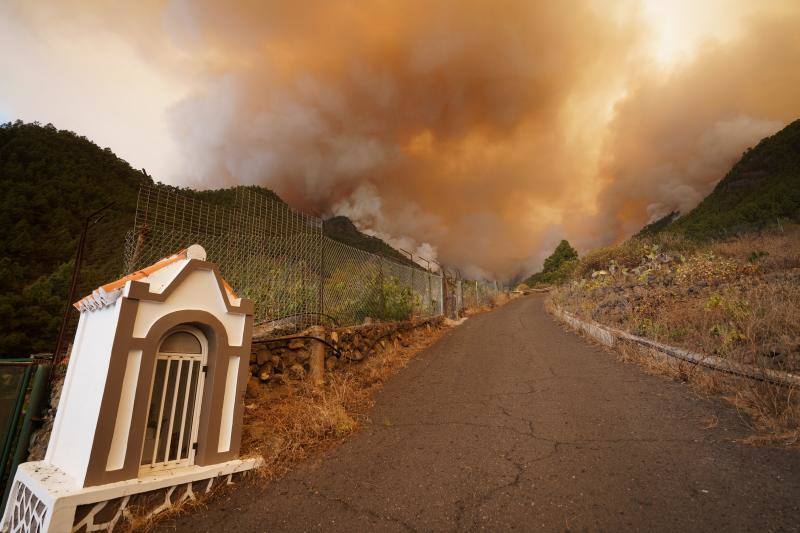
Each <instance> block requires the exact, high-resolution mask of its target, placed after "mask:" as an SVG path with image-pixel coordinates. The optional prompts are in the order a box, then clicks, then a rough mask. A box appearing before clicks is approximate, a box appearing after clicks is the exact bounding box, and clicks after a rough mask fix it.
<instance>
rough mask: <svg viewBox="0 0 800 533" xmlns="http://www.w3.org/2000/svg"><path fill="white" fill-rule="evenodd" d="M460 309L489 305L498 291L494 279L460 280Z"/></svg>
mask: <svg viewBox="0 0 800 533" xmlns="http://www.w3.org/2000/svg"><path fill="white" fill-rule="evenodd" d="M460 287H461V307H460V308H461V309H469V308H473V307H482V306H484V305H489V304H490V303H491V302H492V301H493V299H494V297H495V296H497V294H498V293H499V292H500V287H499V286H498V285H497V282H496V281H486V280H461V281H460Z"/></svg>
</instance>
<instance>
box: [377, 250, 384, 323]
mask: <svg viewBox="0 0 800 533" xmlns="http://www.w3.org/2000/svg"><path fill="white" fill-rule="evenodd" d="M378 283H379V284H380V291H381V292H380V294H379V298H380V306H381V320H386V293H385V291H384V288H383V257H381V256H378Z"/></svg>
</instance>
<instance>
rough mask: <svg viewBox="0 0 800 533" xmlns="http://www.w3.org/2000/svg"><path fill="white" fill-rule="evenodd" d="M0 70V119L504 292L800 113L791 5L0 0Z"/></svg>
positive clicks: (709, 178)
mask: <svg viewBox="0 0 800 533" xmlns="http://www.w3.org/2000/svg"><path fill="white" fill-rule="evenodd" d="M0 69H2V72H3V75H2V76H0V120H12V119H17V118H21V119H23V120H26V121H34V120H38V121H40V122H42V123H47V122H52V123H53V124H54V125H56V126H57V127H59V128H65V129H71V130H74V131H76V132H78V133H80V134H82V135H86V136H87V137H89V138H91V139H92V140H94V141H95V142H97V143H98V144H99V145H101V146H109V147H110V148H112V149H113V150H114V151H115V152H116V153H117V154H119V155H120V156H121V157H123V158H125V159H126V160H128V161H129V162H130V163H131V164H132V165H133V166H134V167H144V168H146V169H147V170H148V172H149V173H150V174H151V175H153V176H155V177H156V178H157V179H160V180H161V181H164V182H167V183H173V184H182V185H191V186H195V187H202V188H207V187H218V186H229V185H233V184H259V185H264V186H266V187H269V188H271V189H273V190H275V191H276V192H278V193H279V194H280V195H281V196H283V197H284V198H285V199H286V200H288V201H289V202H290V203H291V204H292V205H294V206H296V207H297V208H299V209H302V210H305V211H310V212H314V213H317V214H320V215H324V216H330V215H333V214H344V215H347V216H349V217H350V218H352V219H353V220H354V221H355V222H356V223H357V224H358V225H359V226H360V227H361V228H362V229H365V230H369V231H370V232H372V233H374V234H377V235H378V236H381V237H383V238H385V239H386V240H389V241H390V242H391V243H393V244H395V245H400V246H402V247H403V248H406V249H414V250H416V251H417V253H419V254H422V255H425V256H427V257H428V258H431V259H433V258H438V259H439V260H440V261H442V262H445V263H448V264H452V265H455V266H459V267H461V268H462V271H465V272H466V273H467V274H469V275H485V276H489V277H494V276H497V277H501V278H508V277H510V276H513V275H517V274H521V273H530V272H532V271H533V270H535V269H537V268H538V267H539V266H541V262H542V260H543V258H544V257H545V256H546V255H547V254H548V253H549V252H550V251H551V250H552V248H553V247H554V245H555V244H556V243H557V242H558V240H560V239H561V238H567V239H569V240H570V241H571V242H572V243H573V244H575V245H577V247H578V249H579V250H580V251H586V250H588V249H591V248H592V247H596V246H601V245H606V244H609V243H612V242H614V241H617V240H619V239H621V238H624V237H627V236H628V235H630V234H632V233H634V232H635V231H637V230H638V229H639V228H640V227H641V226H642V225H643V224H645V223H646V222H648V221H651V220H653V219H655V218H657V217H659V216H661V215H664V214H666V213H668V212H669V211H671V210H674V209H678V210H681V211H686V210H688V209H690V208H692V207H693V206H694V205H696V204H697V202H699V200H700V199H702V198H703V196H705V195H706V194H707V193H708V192H710V190H711V189H712V188H713V186H714V184H715V183H716V182H717V181H718V180H719V179H720V178H722V177H723V175H724V174H725V172H726V170H727V169H728V168H730V166H731V164H732V163H733V162H735V161H736V160H737V159H738V157H740V156H741V154H742V152H743V151H744V150H745V149H746V148H747V147H749V146H752V145H754V144H755V143H756V142H758V140H760V139H761V138H762V137H764V136H766V135H770V134H772V133H774V132H775V131H777V130H779V129H780V128H781V127H783V126H784V125H786V124H787V123H788V122H791V121H792V120H794V119H796V118H798V117H800V2H798V1H797V0H762V1H758V2H753V1H747V0H616V1H612V0H608V1H604V2H596V1H590V0H585V1H582V0H569V1H564V2H551V1H549V0H548V1H532V0H520V1H515V0H505V1H492V2H489V1H470V0H453V1H440V0H424V1H414V0H408V1H393V0H372V1H363V2H360V1H340V2H330V1H312V0H309V1H299V2H285V1H254V0H253V1H246V2H238V3H236V2H222V1H211V0H203V1H189V0H161V1H142V2H130V3H125V4H122V3H111V2H104V1H97V2H88V1H74V2H73V1H67V0H63V1H55V0H53V1H52V2H25V1H17V0H0Z"/></svg>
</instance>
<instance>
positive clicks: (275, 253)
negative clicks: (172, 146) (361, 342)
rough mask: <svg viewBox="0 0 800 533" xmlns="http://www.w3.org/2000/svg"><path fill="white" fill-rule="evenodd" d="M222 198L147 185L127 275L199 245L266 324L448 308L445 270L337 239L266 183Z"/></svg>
mask: <svg viewBox="0 0 800 533" xmlns="http://www.w3.org/2000/svg"><path fill="white" fill-rule="evenodd" d="M194 194H198V193H194ZM202 194H203V193H199V195H202ZM216 200H217V202H216V203H211V202H206V201H203V200H202V199H199V198H197V197H193V196H191V195H190V193H189V192H187V191H182V190H180V189H177V188H175V187H169V186H165V185H154V184H151V183H145V184H143V185H142V187H141V190H140V192H139V201H138V205H137V209H136V219H135V223H134V228H133V229H132V230H131V231H130V232H128V235H127V238H126V243H125V271H126V272H133V271H135V270H139V269H141V268H143V267H145V266H147V265H150V264H153V263H154V262H156V261H158V260H159V259H161V258H162V257H165V256H168V255H170V254H172V253H174V252H175V251H177V250H179V249H182V248H185V247H187V246H189V245H191V244H194V243H198V244H201V245H202V246H203V247H204V248H205V250H206V253H207V255H208V259H209V260H210V261H213V262H215V263H217V264H218V265H219V268H220V271H221V273H222V275H223V276H224V277H225V279H226V280H227V281H228V282H229V283H230V284H231V286H233V287H234V288H235V289H236V290H237V292H238V294H239V295H240V296H242V297H246V298H251V299H252V300H253V301H254V302H255V307H256V310H255V314H256V317H255V318H256V321H257V322H260V321H262V322H263V321H267V320H276V319H282V318H291V319H292V321H293V322H294V323H296V324H297V325H301V326H305V325H309V324H312V323H317V322H319V318H320V317H319V315H320V314H324V315H328V316H331V317H333V318H334V319H335V320H336V321H337V322H338V323H339V324H341V325H352V324H359V323H361V322H363V321H364V320H365V319H366V318H367V317H370V318H373V319H379V320H400V319H404V318H408V317H409V316H412V315H415V316H420V317H427V316H434V315H438V314H441V313H442V278H441V276H439V275H437V274H434V273H431V272H429V271H427V270H425V269H422V268H421V267H412V266H408V265H403V264H400V263H398V262H396V261H393V260H390V259H387V258H385V257H381V256H378V255H375V254H371V253H368V252H365V251H363V250H360V249H358V248H353V247H351V246H348V245H346V244H342V243H340V242H338V241H335V240H333V239H330V238H328V237H326V236H325V235H324V234H323V232H322V220H321V219H319V218H317V217H313V216H309V215H304V214H301V213H297V212H295V211H293V210H292V209H291V208H290V207H288V206H287V205H286V204H285V203H283V202H282V201H280V200H278V199H277V198H273V197H270V196H267V195H266V194H264V193H262V192H260V191H259V190H258V189H255V188H248V187H239V188H237V189H234V190H233V191H231V192H230V194H229V195H227V196H225V197H221V198H219V197H218V198H216Z"/></svg>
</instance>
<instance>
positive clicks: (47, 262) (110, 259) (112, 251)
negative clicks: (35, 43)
mask: <svg viewBox="0 0 800 533" xmlns="http://www.w3.org/2000/svg"><path fill="white" fill-rule="evenodd" d="M142 180H150V178H149V177H147V176H146V175H145V174H144V173H143V172H142V171H139V170H135V169H134V168H132V167H131V165H130V164H128V163H127V162H126V161H124V160H123V159H120V158H119V157H117V156H116V155H115V154H114V153H113V152H112V151H111V150H110V149H108V148H105V149H102V148H100V147H99V146H97V145H96V144H94V143H93V142H91V141H90V140H88V139H86V138H85V137H81V136H79V135H76V134H74V133H72V132H70V131H66V130H59V129H57V128H55V127H54V126H53V125H51V124H48V125H46V126H42V125H39V124H36V123H33V124H25V123H23V122H20V121H17V122H14V123H7V124H3V125H0V187H2V191H3V194H2V196H1V197H0V227H2V228H3V231H2V232H0V324H2V326H0V357H9V356H25V355H29V354H31V353H36V352H48V351H52V350H53V348H54V344H55V339H56V335H57V332H58V326H59V324H60V320H61V315H62V313H63V310H64V305H65V303H66V297H67V292H68V286H69V279H70V275H71V270H72V262H73V258H74V256H75V251H76V248H77V244H78V240H79V236H80V232H81V227H82V224H83V221H84V219H85V218H86V216H87V215H89V214H90V213H92V212H94V211H96V210H97V209H100V208H101V207H104V206H105V205H107V204H109V203H112V202H113V206H112V207H111V208H109V209H108V210H106V211H105V212H104V215H103V217H102V219H101V220H100V221H99V222H98V223H97V224H96V225H94V226H93V227H92V228H90V231H89V233H88V239H87V245H86V259H85V261H84V263H83V268H82V270H81V278H80V283H79V290H78V294H79V295H83V294H85V293H86V292H88V291H90V290H92V289H94V288H95V287H97V286H98V285H100V284H102V283H104V282H107V281H109V280H112V279H114V278H116V277H117V276H119V275H120V274H121V273H122V269H123V250H124V242H125V234H126V233H127V232H128V230H130V229H131V228H132V226H133V217H134V214H135V211H136V200H137V194H138V190H139V186H140V184H141V183H142ZM257 189H258V192H259V193H260V194H265V195H269V196H272V197H274V198H276V199H278V200H280V198H279V197H278V196H277V195H276V194H275V193H273V192H272V191H270V190H268V189H264V188H261V187H258V188H257ZM183 193H185V194H189V195H192V196H195V197H197V198H198V199H201V200H203V201H206V202H209V203H216V204H220V205H232V203H233V199H234V197H235V188H231V189H219V190H209V191H192V190H189V189H185V190H183ZM280 201H282V200H280ZM342 218H343V217H342ZM345 220H346V223H345ZM348 224H349V226H348ZM351 226H352V223H350V221H349V220H347V219H344V220H337V219H334V222H332V223H331V222H328V223H326V225H325V232H326V234H328V235H329V236H331V237H332V238H335V239H337V240H340V241H342V242H345V243H347V244H350V245H351V246H355V247H358V248H362V249H365V250H367V251H371V252H380V253H383V254H384V255H387V256H392V257H394V258H396V259H399V260H401V261H402V260H403V257H402V254H400V253H399V252H397V251H396V250H394V249H392V248H391V247H389V246H388V245H387V244H386V243H384V242H383V241H381V240H380V239H376V238H375V237H369V236H367V235H364V234H362V233H360V232H359V231H358V230H357V229H355V227H354V226H352V227H351Z"/></svg>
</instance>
